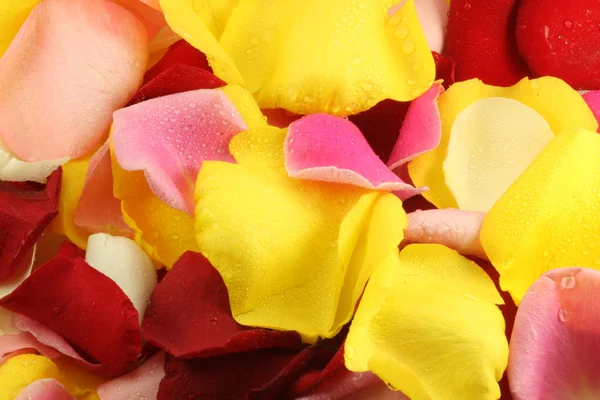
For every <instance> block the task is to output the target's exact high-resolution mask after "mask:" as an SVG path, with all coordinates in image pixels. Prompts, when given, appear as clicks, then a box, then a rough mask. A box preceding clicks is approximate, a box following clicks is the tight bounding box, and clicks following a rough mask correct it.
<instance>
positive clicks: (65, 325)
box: [0, 253, 142, 369]
mask: <svg viewBox="0 0 600 400" xmlns="http://www.w3.org/2000/svg"><path fill="white" fill-rule="evenodd" d="M0 306H2V307H4V308H6V309H8V310H11V311H14V312H16V313H19V314H22V315H25V316H26V317H29V318H31V319H33V320H35V321H38V322H40V323H42V324H44V325H45V326H47V327H48V328H50V329H52V330H54V331H55V332H56V333H58V334H59V335H60V336H62V337H63V338H64V339H66V340H68V341H69V342H70V343H71V344H73V345H74V346H77V348H78V349H81V350H82V351H83V352H85V353H86V354H87V355H89V356H91V357H93V358H95V359H96V360H98V361H99V362H100V363H103V364H105V365H106V366H107V367H109V368H113V369H122V368H127V367H128V366H130V365H131V364H133V363H134V362H135V361H136V359H137V356H138V355H139V354H140V351H141V347H142V337H141V332H140V326H139V321H138V313H137V311H136V309H135V308H134V306H133V304H132V303H131V301H130V300H129V298H128V297H127V296H126V295H125V293H123V291H122V290H121V288H119V286H118V285H117V284H116V283H115V282H114V281H112V280H111V279H110V278H108V277H107V276H106V275H103V274H102V273H100V272H98V271H97V270H95V269H94V268H92V267H91V266H89V265H88V264H87V263H86V262H85V261H84V260H83V259H82V258H80V257H77V258H69V257H66V256H64V255H62V254H60V253H59V255H58V256H57V257H55V258H54V259H52V260H50V261H48V262H47V263H46V264H44V265H42V266H41V267H40V268H38V269H37V270H36V271H35V272H34V273H33V274H31V276H30V277H29V278H27V279H26V280H25V281H24V282H23V283H22V284H21V285H20V286H19V287H18V288H17V289H15V290H14V291H13V292H12V293H11V294H9V295H8V296H6V297H4V298H2V299H1V300H0Z"/></svg>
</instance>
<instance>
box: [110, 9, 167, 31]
mask: <svg viewBox="0 0 600 400" xmlns="http://www.w3.org/2000/svg"><path fill="white" fill-rule="evenodd" d="M112 1H114V2H115V3H117V4H119V5H121V6H123V7H125V8H126V9H127V10H129V11H130V12H131V13H132V14H133V15H135V16H136V17H137V19H138V20H139V21H140V22H141V23H142V24H144V28H146V33H147V36H148V40H151V39H153V38H154V37H155V36H156V35H157V34H158V33H159V32H160V31H161V29H162V28H164V27H165V26H166V25H167V21H165V17H164V15H163V13H162V12H161V11H160V8H158V9H157V8H155V7H154V6H153V5H151V4H147V1H146V0H133V1H131V0H112Z"/></svg>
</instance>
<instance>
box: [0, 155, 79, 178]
mask: <svg viewBox="0 0 600 400" xmlns="http://www.w3.org/2000/svg"><path fill="white" fill-rule="evenodd" d="M67 161H69V159H68V158H61V159H60V160H51V161H39V162H32V163H30V162H24V161H21V160H19V159H17V158H14V157H13V156H11V155H10V154H8V153H7V152H5V151H3V150H2V149H0V181H10V182H25V181H30V182H38V183H46V182H47V181H48V176H49V175H50V174H51V173H52V172H54V171H55V170H56V169H57V168H58V167H60V166H61V165H63V164H64V163H66V162H67Z"/></svg>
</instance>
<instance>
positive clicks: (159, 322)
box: [143, 252, 301, 358]
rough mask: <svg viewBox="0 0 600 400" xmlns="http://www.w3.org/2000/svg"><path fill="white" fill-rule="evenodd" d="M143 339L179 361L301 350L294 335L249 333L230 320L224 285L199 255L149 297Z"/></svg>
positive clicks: (181, 263)
mask: <svg viewBox="0 0 600 400" xmlns="http://www.w3.org/2000/svg"><path fill="white" fill-rule="evenodd" d="M143 335H144V339H145V340H147V341H149V342H150V343H152V344H154V345H155V346H158V347H160V348H162V349H164V350H166V351H167V352H168V353H170V354H172V355H174V356H175V357H179V358H198V357H210V356H214V355H221V354H229V353H238V352H245V351H250V350H258V349H263V348H271V347H284V348H294V347H299V345H300V343H301V340H300V336H299V335H298V334H297V333H296V332H291V331H288V332H285V331H284V332H282V331H270V330H265V329H250V328H246V327H243V326H241V325H239V324H238V323H237V322H235V320H234V319H233V317H232V316H231V309H230V306H229V298H228V296H227V288H226V287H225V284H224V283H223V279H222V278H221V276H220V275H219V273H218V272H217V270H215V269H214V268H213V266H212V265H210V263H209V262H208V260H207V259H206V258H204V256H202V255H201V254H199V253H193V252H187V253H185V254H184V255H183V256H181V258H180V259H179V260H177V262H176V263H175V265H174V266H173V269H172V270H171V271H170V272H169V273H168V274H167V275H166V276H165V277H164V279H163V280H162V281H161V282H160V284H159V285H158V287H157V288H156V290H155V291H154V292H153V293H152V298H151V299H150V305H149V306H148V310H147V311H146V315H145V317H144V324H143Z"/></svg>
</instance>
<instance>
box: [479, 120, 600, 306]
mask: <svg viewBox="0 0 600 400" xmlns="http://www.w3.org/2000/svg"><path fill="white" fill-rule="evenodd" d="M599 160H600V136H598V134H597V133H596V132H595V129H594V131H587V130H584V129H581V130H575V131H570V132H563V133H560V134H558V135H557V136H556V137H555V138H554V139H553V140H552V141H551V142H550V144H548V145H547V146H546V147H545V148H544V150H542V152H541V153H540V155H539V156H538V157H537V158H536V159H535V160H534V161H533V163H532V164H531V165H530V166H529V167H528V168H527V169H526V170H525V172H523V174H522V175H521V176H520V177H519V178H518V179H517V180H516V181H515V182H514V183H513V184H512V186H511V187H510V188H509V189H508V190H507V191H506V192H505V193H504V194H503V195H502V197H500V199H499V200H498V201H497V202H496V204H495V205H494V206H493V207H492V209H491V210H490V211H489V212H488V213H487V215H486V216H485V218H484V220H483V225H482V229H481V244H482V245H483V248H484V250H485V252H486V254H487V255H488V257H489V259H490V261H491V262H492V264H493V265H494V267H495V268H496V269H497V270H498V272H499V273H500V285H501V287H502V289H503V290H505V291H508V292H509V293H510V294H511V296H512V297H513V299H514V300H515V303H516V304H517V305H518V304H519V302H520V301H521V299H522V298H523V295H524V294H525V292H526V291H527V289H528V288H529V286H531V284H533V282H535V280H536V279H537V278H538V277H540V276H541V275H542V274H544V273H545V272H546V271H549V270H551V269H554V268H559V267H565V266H572V265H578V266H582V267H588V268H593V269H599V268H600V265H599V264H600V249H598V248H597V246H596V237H598V236H600V228H599V227H600V220H599V216H598V215H599V214H598V212H597V210H598V207H599V206H600V203H598V192H599V191H600V188H599V187H598V182H600V176H599V173H600V161H599ZM532 188H535V190H532ZM591 238H593V239H591Z"/></svg>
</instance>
